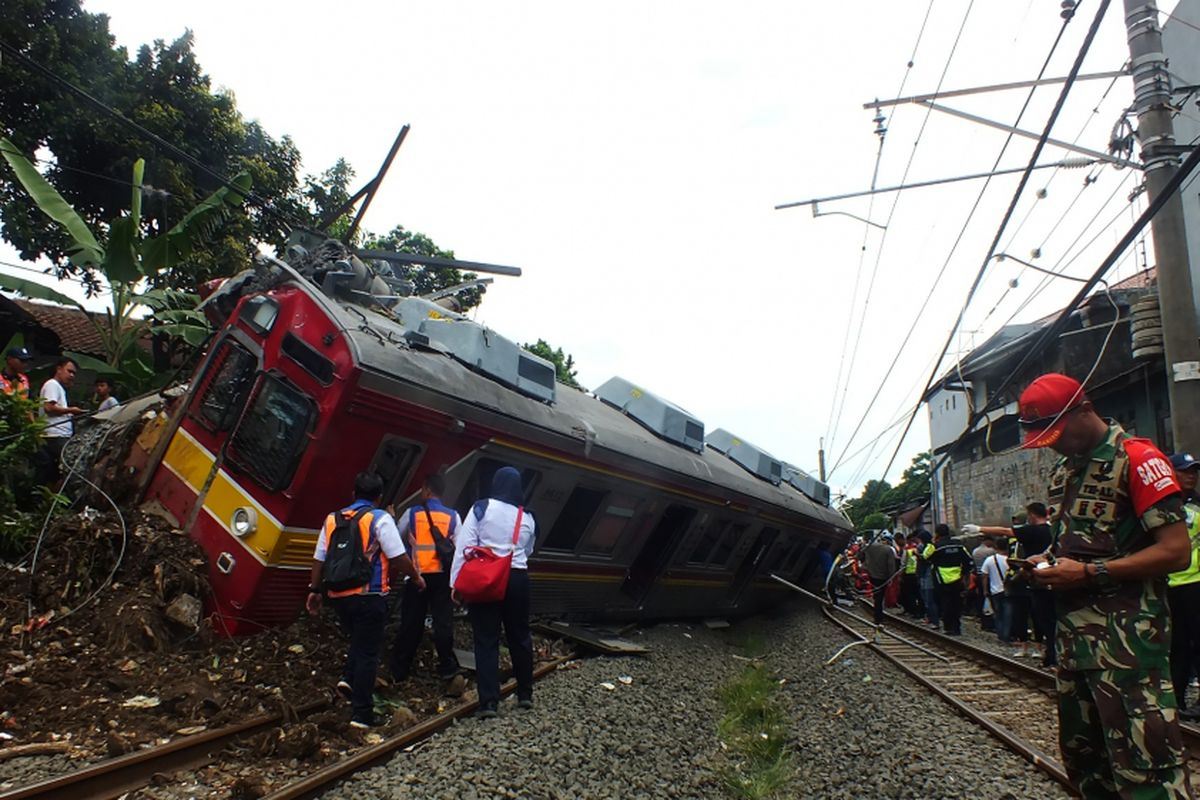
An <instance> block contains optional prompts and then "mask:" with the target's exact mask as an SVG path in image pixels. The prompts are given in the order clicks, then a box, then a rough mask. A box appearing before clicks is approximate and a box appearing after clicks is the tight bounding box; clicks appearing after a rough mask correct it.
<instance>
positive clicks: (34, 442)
mask: <svg viewBox="0 0 1200 800" xmlns="http://www.w3.org/2000/svg"><path fill="white" fill-rule="evenodd" d="M38 411H39V403H38V402H37V400H31V399H29V398H26V397H20V396H17V395H13V394H8V393H7V392H0V558H12V557H14V556H16V555H20V554H21V553H23V552H24V551H25V550H26V549H27V548H28V545H29V544H30V540H31V539H32V537H33V534H34V532H35V527H34V525H35V522H34V519H33V516H34V515H33V514H31V512H32V511H33V510H34V509H35V508H37V507H38V506H42V505H43V496H44V494H45V493H44V492H43V491H41V490H39V488H38V487H36V486H34V483H33V456H34V454H35V453H36V452H37V451H38V448H39V447H41V434H42V430H43V429H44V428H45V427H46V422H45V419H44V418H43V417H41V416H39V415H38Z"/></svg>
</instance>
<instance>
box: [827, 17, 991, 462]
mask: <svg viewBox="0 0 1200 800" xmlns="http://www.w3.org/2000/svg"><path fill="white" fill-rule="evenodd" d="M935 2H936V0H929V5H928V6H926V7H925V16H924V17H923V18H922V20H921V27H920V28H919V29H918V31H917V38H916V41H914V42H913V48H912V52H911V54H910V55H909V57H908V62H907V65H906V66H905V69H904V74H903V75H902V76H901V77H900V88H899V89H898V91H897V94H903V93H904V87H905V86H907V85H908V79H909V76H910V75H911V74H912V69H913V65H914V64H915V63H916V60H917V52H918V51H919V50H920V49H921V41H922V40H923V39H924V38H925V28H926V26H927V25H928V24H929V17H930V15H931V14H932V13H933V5H934V3H935ZM969 15H970V9H968V11H967V15H965V16H964V17H963V22H962V24H961V25H960V26H959V36H961V35H962V30H963V27H965V25H966V19H967V16H969ZM955 46H956V47H957V39H956V40H955ZM953 55H954V53H953V51H951V54H950V57H951V58H952V57H953ZM946 67H947V68H948V67H949V58H948V59H947V62H946ZM942 77H943V78H945V70H944V69H943V71H942ZM939 88H940V83H939ZM877 113H880V114H881V113H882V112H877ZM930 113H931V112H930V111H927V112H926V114H925V118H926V119H928V118H929V114H930ZM878 127H879V128H880V129H881V130H879V131H877V133H879V148H878V150H877V151H876V153H875V168H874V170H873V171H872V175H871V190H872V193H871V195H870V200H869V201H868V203H867V216H866V219H867V220H870V219H871V214H872V213H873V211H874V209H875V193H874V190H875V187H876V185H877V181H878V179H879V165H880V163H881V162H882V159H883V146H884V143H885V141H886V139H887V129H886V128H884V127H883V121H882V119H880V122H879V125H878ZM922 128H923V126H922ZM919 141H920V134H918V136H917V142H914V143H913V155H915V153H916V147H917V144H918V142H919ZM909 164H910V165H911V164H912V156H911V155H910V157H909ZM905 174H906V175H907V174H908V170H907V169H905ZM901 183H903V181H901ZM892 211H893V212H894V211H895V201H893V204H892ZM888 219H891V214H890V213H889V215H888ZM870 232H871V223H869V222H867V223H864V225H863V239H862V246H861V248H860V249H859V254H858V267H857V269H856V270H855V273H854V289H853V291H852V292H851V294H850V313H849V314H847V315H846V331H845V334H844V335H843V337H842V353H841V356H840V357H839V359H838V372H837V378H836V380H834V383H833V397H832V398H831V400H830V403H829V419H828V421H827V422H826V424H825V439H826V440H828V441H829V447H830V449H832V448H833V442H834V436H835V434H836V431H837V426H838V425H840V424H841V416H842V410H843V409H844V408H845V401H846V395H845V392H844V391H843V392H842V394H841V398H842V401H841V403H840V404H839V403H838V390H839V389H840V388H841V386H842V375H843V371H844V369H845V364H846V350H847V349H848V347H849V344H850V331H851V328H852V325H853V322H854V306H855V305H856V303H857V300H858V286H859V281H860V280H861V278H862V268H863V263H864V262H865V260H866V255H867V240H868V237H869V235H870ZM886 232H887V228H886V225H885V227H884V233H885V234H886ZM883 244H884V242H883V241H882V240H881V241H880V244H879V247H880V251H882V249H883ZM865 315H866V309H865V308H864V309H863V316H864V319H865ZM851 366H852V367H853V359H852V360H851ZM849 384H850V376H849V375H848V374H847V375H846V389H847V390H848V389H849ZM835 412H836V416H837V421H836V422H835V420H834V416H835Z"/></svg>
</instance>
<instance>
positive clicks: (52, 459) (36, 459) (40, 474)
mask: <svg viewBox="0 0 1200 800" xmlns="http://www.w3.org/2000/svg"><path fill="white" fill-rule="evenodd" d="M66 443H67V438H66V437H65V436H47V437H46V441H45V442H43V443H42V449H41V450H38V451H37V452H36V453H34V454H33V482H34V483H35V484H37V485H38V486H53V485H54V484H55V483H57V482H58V479H59V478H61V477H62V471H61V470H60V469H59V466H58V462H59V461H61V460H62V451H63V447H64V446H65V445H66Z"/></svg>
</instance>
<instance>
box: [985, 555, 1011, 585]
mask: <svg viewBox="0 0 1200 800" xmlns="http://www.w3.org/2000/svg"><path fill="white" fill-rule="evenodd" d="M1006 572H1008V556H1005V555H1001V554H1000V553H996V554H995V555H991V556H988V559H987V561H984V562H983V576H984V577H985V578H987V582H988V594H1000V593H1001V592H1003V591H1004V574H1005V573H1006Z"/></svg>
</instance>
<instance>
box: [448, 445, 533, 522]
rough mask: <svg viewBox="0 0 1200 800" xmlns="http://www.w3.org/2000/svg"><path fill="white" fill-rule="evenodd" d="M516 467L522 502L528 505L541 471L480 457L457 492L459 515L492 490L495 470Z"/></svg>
mask: <svg viewBox="0 0 1200 800" xmlns="http://www.w3.org/2000/svg"><path fill="white" fill-rule="evenodd" d="M510 466H511V467H516V468H517V469H518V470H520V471H521V489H522V490H523V491H524V500H523V501H522V503H523V504H524V505H525V506H528V505H529V501H530V500H531V499H533V493H534V490H536V489H537V486H538V483H539V482H540V481H541V479H542V473H541V472H539V471H538V470H536V469H533V468H531V467H524V468H522V467H520V466H517V465H516V464H509V463H508V462H505V461H498V460H496V459H494V458H481V459H479V461H478V462H476V464H475V470H474V471H473V472H472V473H471V477H470V478H468V479H467V482H466V483H465V484H463V488H462V491H461V492H459V494H458V502H457V503H456V504H455V508H456V509H457V510H458V513H459V515H461V516H463V517H465V516H466V514H467V511H469V510H470V509H471V506H473V505H474V504H475V501H476V500H482V499H483V498H485V497H487V496H488V495H489V494H491V492H492V476H493V475H495V474H496V470H498V469H500V468H501V467H510Z"/></svg>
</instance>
